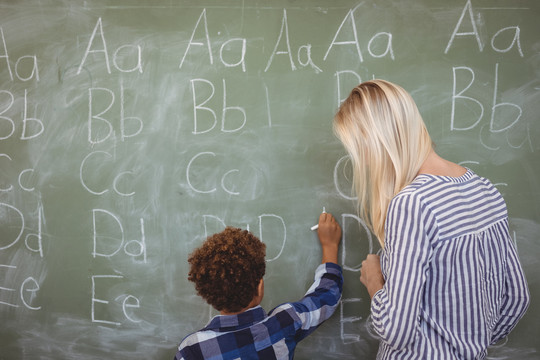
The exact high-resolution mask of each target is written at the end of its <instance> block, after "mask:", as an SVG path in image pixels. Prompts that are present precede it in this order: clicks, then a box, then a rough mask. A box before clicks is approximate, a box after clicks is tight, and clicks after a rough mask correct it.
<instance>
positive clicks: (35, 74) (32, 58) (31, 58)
mask: <svg viewBox="0 0 540 360" xmlns="http://www.w3.org/2000/svg"><path fill="white" fill-rule="evenodd" d="M0 37H1V38H2V47H3V49H2V53H0V59H2V60H5V61H6V68H7V69H8V73H9V78H10V79H11V81H13V80H14V77H13V73H14V72H15V76H16V77H17V80H20V81H29V80H31V79H32V78H35V80H36V81H39V68H38V62H37V56H36V55H23V56H21V57H19V58H18V59H17V61H16V62H15V68H14V69H13V70H12V69H11V64H10V61H9V53H8V48H7V46H6V38H5V36H4V30H3V28H2V27H1V26H0ZM28 62H30V65H29V66H28V65H26V66H23V68H24V67H26V68H30V71H29V74H27V75H24V74H23V71H21V70H20V66H22V65H25V63H28ZM0 140H1V139H0Z"/></svg>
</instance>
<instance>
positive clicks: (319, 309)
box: [269, 263, 343, 341]
mask: <svg viewBox="0 0 540 360" xmlns="http://www.w3.org/2000/svg"><path fill="white" fill-rule="evenodd" d="M342 289H343V274H342V270H341V267H340V266H339V265H337V264H334V263H324V264H321V265H319V266H318V267H317V270H316V271H315V281H314V282H313V284H312V285H311V287H310V288H309V290H308V291H307V293H306V295H305V296H304V297H303V298H302V299H301V300H300V301H297V302H293V303H287V304H283V305H281V306H278V307H277V308H275V309H274V310H272V311H271V312H270V314H269V315H270V316H271V315H272V314H275V313H277V312H279V311H291V310H292V311H294V312H295V316H294V317H295V318H299V326H298V329H297V331H296V341H300V340H302V339H303V338H305V337H306V336H308V335H309V334H311V333H312V332H313V331H314V330H315V329H316V328H317V327H318V326H319V325H320V324H322V323H323V322H324V321H325V320H327V319H328V318H330V316H332V314H333V313H334V311H335V310H336V308H337V306H338V304H339V301H340V300H341V293H342Z"/></svg>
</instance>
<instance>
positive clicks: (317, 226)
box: [311, 206, 326, 230]
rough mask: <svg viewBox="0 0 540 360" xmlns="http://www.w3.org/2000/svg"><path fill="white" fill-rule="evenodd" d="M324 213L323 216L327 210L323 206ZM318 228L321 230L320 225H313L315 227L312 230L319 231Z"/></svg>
mask: <svg viewBox="0 0 540 360" xmlns="http://www.w3.org/2000/svg"><path fill="white" fill-rule="evenodd" d="M322 212H323V214H324V213H326V208H325V207H324V206H323V208H322ZM318 228H319V224H317V225H313V226H312V227H311V230H317V229H318Z"/></svg>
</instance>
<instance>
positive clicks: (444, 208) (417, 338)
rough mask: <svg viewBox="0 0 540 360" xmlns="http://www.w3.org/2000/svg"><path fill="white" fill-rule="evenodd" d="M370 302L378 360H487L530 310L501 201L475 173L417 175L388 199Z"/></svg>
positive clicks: (496, 193)
mask: <svg viewBox="0 0 540 360" xmlns="http://www.w3.org/2000/svg"><path fill="white" fill-rule="evenodd" d="M385 234H386V236H385V248H384V251H383V253H382V256H381V267H382V270H383V275H384V277H385V285H384V288H383V289H382V290H379V291H378V292H377V293H376V294H375V295H374V297H373V299H372V303H371V316H372V320H373V326H374V329H375V330H376V332H377V333H378V334H379V336H380V337H381V346H380V348H379V354H378V359H482V358H484V357H485V356H486V348H487V347H488V346H489V345H490V344H493V343H495V342H497V341H498V340H500V339H502V338H504V337H505V336H506V335H507V334H508V333H509V332H510V331H511V330H512V329H513V328H514V326H515V325H516V324H517V322H518V320H519V319H520V318H521V317H522V316H523V314H524V313H525V311H526V309H527V307H528V305H529V301H530V300H529V291H528V288H527V283H526V280H525V277H524V274H523V270H522V268H521V265H520V263H519V259H518V256H517V252H516V248H515V244H514V243H513V241H512V239H511V237H510V236H509V231H508V218H507V211H506V205H505V202H504V199H503V198H502V196H501V194H500V193H499V192H498V191H497V189H496V188H495V187H494V186H493V185H492V184H491V183H490V182H489V180H487V179H485V178H481V177H479V176H477V175H476V174H474V173H473V172H472V171H471V170H469V169H468V170H467V172H466V173H465V174H464V175H463V176H460V177H456V178H454V177H446V176H433V175H425V174H421V175H419V176H418V177H417V178H416V179H415V180H414V181H413V182H412V183H411V184H410V185H409V186H407V187H405V188H404V189H403V190H402V191H401V192H400V193H399V194H398V195H397V196H396V197H395V198H394V199H392V201H391V203H390V205H389V209H388V213H387V218H386V226H385Z"/></svg>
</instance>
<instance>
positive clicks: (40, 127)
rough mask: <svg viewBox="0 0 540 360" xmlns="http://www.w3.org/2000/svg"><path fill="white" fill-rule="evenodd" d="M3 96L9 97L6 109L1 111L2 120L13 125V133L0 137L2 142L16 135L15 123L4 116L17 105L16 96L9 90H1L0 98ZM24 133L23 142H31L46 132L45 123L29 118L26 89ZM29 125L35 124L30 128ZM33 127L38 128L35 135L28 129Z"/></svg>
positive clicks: (34, 132)
mask: <svg viewBox="0 0 540 360" xmlns="http://www.w3.org/2000/svg"><path fill="white" fill-rule="evenodd" d="M2 94H6V95H7V96H8V97H9V100H8V104H7V105H6V107H5V109H3V110H0V120H5V121H7V122H9V124H10V125H11V131H10V132H9V134H7V135H3V136H0V140H5V139H8V138H10V137H11V136H12V135H13V134H14V133H15V121H14V120H13V119H12V118H10V117H7V116H4V114H6V112H7V111H8V110H10V108H11V107H12V106H13V105H14V104H15V96H14V95H13V94H12V93H11V92H9V91H7V90H0V97H1V96H2ZM22 124H23V126H22V131H21V137H20V139H21V140H30V139H34V138H36V137H38V136H40V135H41V134H42V133H43V131H44V130H45V126H44V125H43V121H41V119H38V118H31V117H28V90H27V89H24V100H23V115H22ZM29 124H34V125H33V126H30V125H29ZM29 127H33V128H37V130H35V129H34V131H33V133H32V132H31V131H30V130H28V129H27V128H29Z"/></svg>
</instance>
